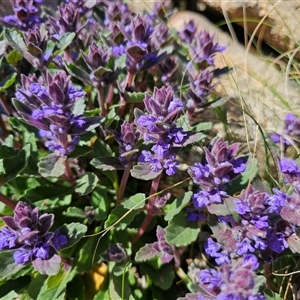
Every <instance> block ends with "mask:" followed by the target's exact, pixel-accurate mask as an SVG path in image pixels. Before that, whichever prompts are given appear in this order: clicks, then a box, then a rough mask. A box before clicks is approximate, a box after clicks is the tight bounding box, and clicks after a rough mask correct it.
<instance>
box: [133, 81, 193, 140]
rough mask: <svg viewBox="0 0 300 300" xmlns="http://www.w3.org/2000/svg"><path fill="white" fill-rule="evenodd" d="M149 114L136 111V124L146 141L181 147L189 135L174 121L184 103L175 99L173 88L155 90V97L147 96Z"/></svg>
mask: <svg viewBox="0 0 300 300" xmlns="http://www.w3.org/2000/svg"><path fill="white" fill-rule="evenodd" d="M144 103H145V107H146V110H147V112H146V113H143V112H142V111H140V110H138V109H136V110H135V123H136V125H137V127H138V130H139V131H140V132H141V133H142V134H143V137H144V140H145V141H153V142H159V141H163V142H164V143H168V144H173V145H176V144H177V145H180V144H182V143H183V141H184V140H185V139H186V138H187V136H188V134H187V133H186V132H184V131H183V130H182V128H178V127H177V126H176V125H175V123H174V122H173V119H174V118H175V116H176V115H177V114H178V113H179V112H181V111H182V109H183V104H182V102H181V101H180V100H179V99H177V98H176V97H174V93H173V90H172V88H171V87H170V86H169V87H168V88H166V87H164V86H163V87H162V88H160V89H158V88H156V87H155V88H154V92H153V96H150V95H149V94H146V96H145V99H144Z"/></svg>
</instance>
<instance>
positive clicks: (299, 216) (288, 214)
mask: <svg viewBox="0 0 300 300" xmlns="http://www.w3.org/2000/svg"><path fill="white" fill-rule="evenodd" d="M280 215H281V217H282V219H284V220H286V221H288V222H289V223H290V224H292V225H297V226H300V212H299V209H291V208H290V207H288V206H284V207H282V209H281V212H280Z"/></svg>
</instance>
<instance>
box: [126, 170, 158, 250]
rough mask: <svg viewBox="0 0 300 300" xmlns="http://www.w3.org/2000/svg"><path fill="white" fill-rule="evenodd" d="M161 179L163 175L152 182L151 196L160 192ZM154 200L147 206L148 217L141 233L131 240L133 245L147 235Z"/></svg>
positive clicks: (141, 228)
mask: <svg viewBox="0 0 300 300" xmlns="http://www.w3.org/2000/svg"><path fill="white" fill-rule="evenodd" d="M160 177H161V174H160V175H158V176H157V177H156V178H155V179H153V181H152V185H151V190H150V196H151V195H153V194H155V193H156V192H157V190H158V186H159V182H160ZM154 200H155V197H152V198H151V199H150V200H149V203H148V205H147V212H148V213H147V215H146V217H145V219H144V221H143V223H142V225H141V227H140V228H139V231H138V233H137V234H136V235H135V236H134V237H133V239H132V240H131V244H132V245H133V244H134V243H135V242H137V241H138V240H139V239H140V238H141V236H142V235H143V234H144V233H145V231H146V230H147V228H148V226H149V224H150V222H151V220H152V218H153V214H152V212H153V205H154Z"/></svg>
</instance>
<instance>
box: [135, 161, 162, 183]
mask: <svg viewBox="0 0 300 300" xmlns="http://www.w3.org/2000/svg"><path fill="white" fill-rule="evenodd" d="M163 170H164V169H161V170H160V171H159V172H154V171H153V170H152V167H151V165H150V164H149V163H142V162H139V163H138V164H137V165H135V166H133V168H132V169H131V171H130V174H131V176H132V177H134V178H137V179H140V180H152V179H154V178H156V177H157V176H158V175H159V174H160V173H161V172H162V171H163Z"/></svg>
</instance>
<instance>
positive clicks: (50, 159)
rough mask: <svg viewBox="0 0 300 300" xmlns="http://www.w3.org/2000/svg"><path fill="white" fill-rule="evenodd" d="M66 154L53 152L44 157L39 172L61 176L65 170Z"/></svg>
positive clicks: (44, 174)
mask: <svg viewBox="0 0 300 300" xmlns="http://www.w3.org/2000/svg"><path fill="white" fill-rule="evenodd" d="M66 159H67V157H66V156H61V155H59V154H57V153H51V154H49V155H47V156H45V157H42V158H41V160H40V162H39V164H38V166H39V172H40V174H41V175H42V176H44V177H59V176H61V175H63V174H64V172H65V164H64V162H65V160H66Z"/></svg>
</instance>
